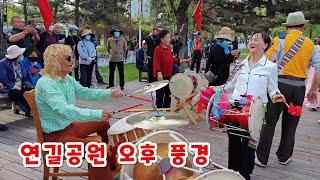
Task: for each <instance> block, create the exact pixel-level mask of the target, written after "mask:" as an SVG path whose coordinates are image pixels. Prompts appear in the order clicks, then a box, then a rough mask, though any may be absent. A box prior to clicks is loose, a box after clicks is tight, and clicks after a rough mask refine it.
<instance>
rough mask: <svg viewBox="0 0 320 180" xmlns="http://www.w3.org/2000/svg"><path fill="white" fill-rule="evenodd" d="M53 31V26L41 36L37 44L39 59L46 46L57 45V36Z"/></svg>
mask: <svg viewBox="0 0 320 180" xmlns="http://www.w3.org/2000/svg"><path fill="white" fill-rule="evenodd" d="M54 29H55V27H54V26H50V27H49V29H48V31H45V32H44V33H42V34H41V37H40V41H39V43H38V44H37V48H38V50H39V52H40V56H41V57H42V56H43V53H44V51H45V50H46V48H47V47H48V46H50V45H51V44H57V43H58V35H57V34H56V33H55V32H56V31H55V30H54Z"/></svg>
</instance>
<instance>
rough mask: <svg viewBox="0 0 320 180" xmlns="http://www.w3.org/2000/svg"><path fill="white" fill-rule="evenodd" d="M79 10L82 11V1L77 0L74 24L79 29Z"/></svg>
mask: <svg viewBox="0 0 320 180" xmlns="http://www.w3.org/2000/svg"><path fill="white" fill-rule="evenodd" d="M79 9H80V0H75V19H74V24H75V25H76V26H78V27H79V24H80V14H79Z"/></svg>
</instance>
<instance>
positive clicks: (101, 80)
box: [94, 61, 103, 83]
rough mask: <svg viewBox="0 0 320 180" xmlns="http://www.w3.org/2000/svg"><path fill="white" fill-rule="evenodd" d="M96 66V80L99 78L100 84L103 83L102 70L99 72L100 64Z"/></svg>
mask: <svg viewBox="0 0 320 180" xmlns="http://www.w3.org/2000/svg"><path fill="white" fill-rule="evenodd" d="M94 65H95V67H96V69H95V73H96V78H97V80H98V83H103V78H102V76H101V74H100V70H99V67H98V62H97V61H96V62H95V63H94Z"/></svg>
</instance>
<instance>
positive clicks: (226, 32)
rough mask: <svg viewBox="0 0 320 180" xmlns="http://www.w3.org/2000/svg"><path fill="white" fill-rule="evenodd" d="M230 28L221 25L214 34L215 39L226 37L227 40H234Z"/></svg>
mask: <svg viewBox="0 0 320 180" xmlns="http://www.w3.org/2000/svg"><path fill="white" fill-rule="evenodd" d="M232 34H233V33H232V30H231V29H230V28H229V27H223V28H221V29H220V31H219V32H218V33H217V34H216V35H215V36H214V38H215V39H227V40H229V41H234V37H233V35H232Z"/></svg>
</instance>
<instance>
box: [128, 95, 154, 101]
mask: <svg viewBox="0 0 320 180" xmlns="http://www.w3.org/2000/svg"><path fill="white" fill-rule="evenodd" d="M125 96H126V97H129V98H133V99H137V100H140V101H146V102H151V103H153V101H152V100H150V99H145V98H142V97H137V96H132V95H128V94H125Z"/></svg>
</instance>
